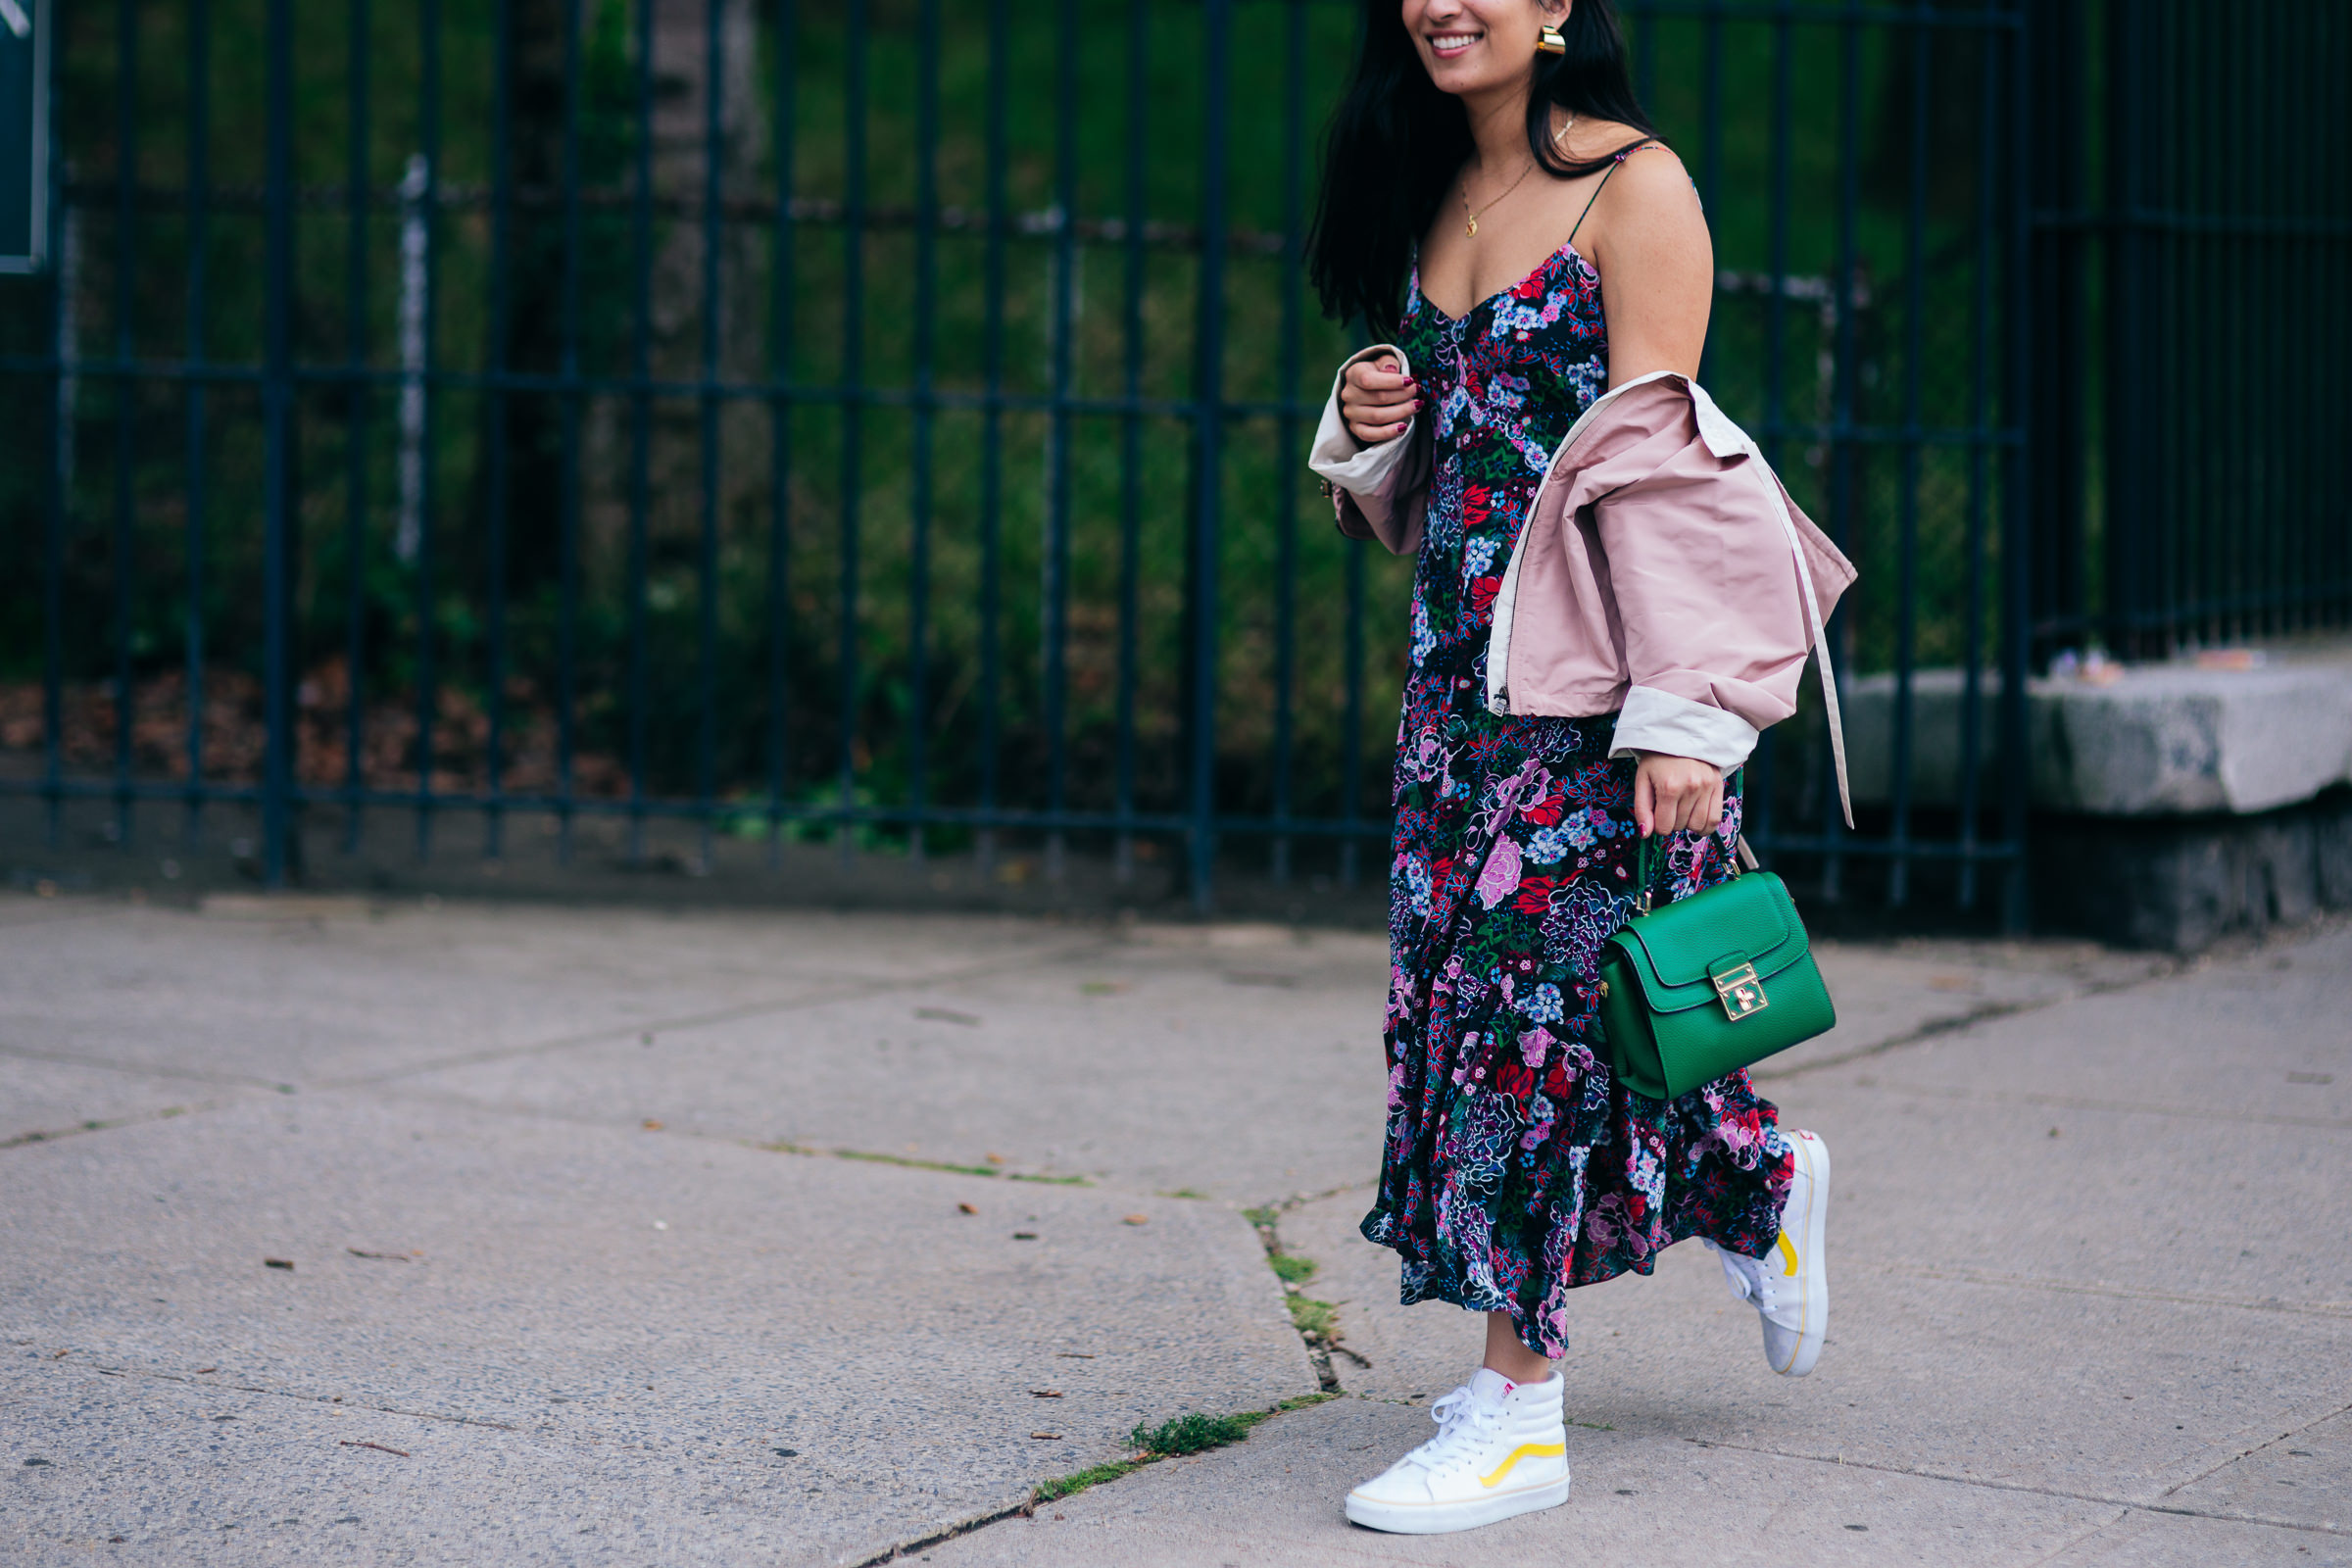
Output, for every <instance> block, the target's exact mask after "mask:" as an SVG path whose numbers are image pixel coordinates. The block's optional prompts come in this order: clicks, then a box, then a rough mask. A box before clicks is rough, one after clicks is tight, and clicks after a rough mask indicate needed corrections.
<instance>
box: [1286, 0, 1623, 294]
mask: <svg viewBox="0 0 2352 1568" xmlns="http://www.w3.org/2000/svg"><path fill="white" fill-rule="evenodd" d="M1400 10H1401V7H1400V5H1399V3H1398V0H1364V26H1363V46H1362V48H1361V49H1359V50H1358V51H1357V53H1356V57H1355V73H1354V74H1353V75H1352V76H1351V77H1350V78H1349V79H1348V90H1347V91H1346V92H1345V93H1343V94H1342V95H1341V97H1340V103H1339V107H1338V108H1337V109H1335V110H1334V111H1333V112H1332V117H1331V128H1330V130H1329V132H1328V133H1327V135H1326V138H1325V142H1324V153H1323V190H1322V193H1321V195H1320V197H1319V198H1318V199H1317V201H1316V204H1315V226H1314V228H1313V230H1312V231H1311V232H1310V233H1309V234H1308V235H1307V241H1306V245H1307V275H1308V276H1309V277H1310V278H1312V279H1313V280H1314V285H1315V291H1316V292H1317V293H1319V294H1320V295H1322V297H1323V309H1324V310H1325V311H1326V312H1328V313H1329V314H1331V315H1332V316H1335V317H1338V318H1339V319H1342V320H1348V319H1351V318H1359V317H1360V318H1361V319H1363V321H1364V322H1365V324H1366V325H1368V326H1369V327H1371V329H1372V330H1373V331H1375V332H1384V333H1385V332H1386V331H1388V330H1389V328H1390V326H1391V325H1392V324H1393V323H1394V322H1395V321H1396V320H1397V314H1398V312H1399V311H1401V310H1402V309H1403V305H1404V279H1405V274H1406V272H1407V270H1409V269H1410V267H1411V265H1412V254H1413V245H1414V242H1415V241H1417V240H1418V239H1419V238H1420V237H1421V235H1422V233H1423V231H1424V230H1426V229H1427V228H1428V227H1429V224H1430V221H1431V220H1432V219H1434V218H1435V217H1436V216H1437V211H1438V204H1439V203H1440V202H1442V201H1444V200H1445V199H1446V190H1447V188H1448V187H1449V186H1450V185H1451V184H1452V182H1453V176H1454V174H1455V172H1457V171H1459V170H1460V169H1461V167H1462V164H1463V162H1464V161H1465V160H1466V159H1468V158H1469V156H1470V154H1471V152H1472V151H1473V144H1472V142H1471V139H1470V120H1469V117H1468V116H1467V115H1465V114H1464V113H1463V112H1462V104H1461V100H1460V99H1458V98H1456V97H1454V96H1453V95H1452V94H1451V93H1447V92H1441V91H1439V90H1438V86H1437V84H1436V83H1435V82H1433V81H1431V80H1430V79H1429V72H1428V71H1427V70H1426V69H1425V68H1424V67H1423V66H1422V64H1421V56H1420V53H1419V51H1417V50H1416V49H1415V48H1414V47H1413V39H1412V35H1411V34H1410V33H1408V32H1406V31H1405V30H1404V19H1403V17H1402V16H1400V15H1399V12H1400ZM1560 36H1561V37H1562V39H1563V40H1565V41H1566V43H1567V45H1568V52H1567V53H1566V54H1560V55H1539V56H1537V57H1536V74H1535V81H1534V83H1533V85H1532V86H1531V87H1530V89H1529V91H1528V95H1527V146H1528V151H1530V152H1531V153H1533V154H1535V157H1536V161H1537V162H1538V163H1540V164H1542V165H1543V166H1544V169H1545V170H1546V171H1548V172H1550V173H1551V174H1553V175H1554V176H1555V177H1557V178H1561V179H1573V178H1575V177H1577V176H1578V175H1580V174H1589V173H1591V172H1593V171H1594V170H1597V169H1599V168H1601V167H1602V166H1603V165H1604V164H1606V163H1607V162H1608V160H1607V159H1606V158H1596V159H1593V160H1591V161H1589V162H1585V163H1578V162H1576V161H1575V160H1573V159H1570V158H1568V157H1566V156H1565V155H1563V154H1562V153H1561V152H1560V150H1559V149H1558V148H1557V147H1556V146H1555V145H1554V144H1553V142H1552V137H1551V111H1552V108H1553V106H1555V105H1557V106H1558V107H1559V108H1562V109H1565V110H1567V111H1568V112H1569V113H1571V114H1573V115H1576V116H1577V117H1579V118H1580V119H1585V120H1614V121H1618V122H1621V123H1624V124H1628V125H1631V126H1633V127H1634V128H1635V129H1636V130H1639V131H1642V132H1643V133H1644V134H1648V133H1649V132H1650V124H1649V120H1648V117H1647V116H1645V115H1643V114H1642V103H1641V100H1640V99H1638V98H1637V97H1635V95H1634V83H1633V76H1632V73H1630V72H1629V71H1628V70H1627V69H1626V59H1625V34H1624V33H1622V32H1621V31H1619V30H1618V26H1617V17H1616V13H1615V12H1614V11H1613V10H1612V9H1611V8H1610V5H1609V0H1575V4H1574V5H1573V6H1572V8H1571V9H1570V11H1569V13H1568V17H1567V19H1566V20H1565V21H1564V22H1562V23H1561V24H1560Z"/></svg>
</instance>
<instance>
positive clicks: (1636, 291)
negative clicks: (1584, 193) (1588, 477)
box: [1586, 147, 1715, 386]
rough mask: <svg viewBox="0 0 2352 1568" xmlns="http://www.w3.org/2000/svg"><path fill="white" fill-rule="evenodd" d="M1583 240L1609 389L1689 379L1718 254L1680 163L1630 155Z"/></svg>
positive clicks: (1658, 153)
mask: <svg viewBox="0 0 2352 1568" xmlns="http://www.w3.org/2000/svg"><path fill="white" fill-rule="evenodd" d="M1586 233H1587V235H1588V236H1589V243H1590V245H1591V247H1592V248H1591V249H1590V250H1589V251H1587V253H1586V254H1587V255H1589V256H1590V257H1591V258H1592V259H1593V268H1594V270H1597V271H1598V272H1599V273H1600V308H1601V315H1602V317H1603V318H1604V319H1606V321H1607V322H1608V328H1609V385H1611V386H1623V385H1624V384H1625V383H1626V382H1628V381H1630V380H1633V379H1634V378H1635V377H1636V376H1642V375H1647V374H1649V373H1650V372H1651V371H1652V370H1675V371H1679V372H1680V373H1682V374H1684V375H1688V376H1691V377H1693V378H1695V377H1696V376H1697V374H1698V357H1699V354H1700V353H1701V352H1702V351H1703V350H1704V349H1705V348H1706V346H1707V313H1708V309H1709V307H1710V306H1711V305H1712V304H1713V302H1714V298H1715V247H1714V244H1713V242H1712V241H1711V240H1709V238H1708V237H1707V221H1706V216H1705V215H1704V214H1703V213H1701V212H1700V211H1699V206H1698V192H1697V191H1695V190H1693V189H1691V176H1690V175H1689V174H1687V173H1686V172H1684V171H1683V162H1682V160H1681V159H1679V158H1677V157H1675V156H1674V154H1673V153H1671V152H1669V151H1668V150H1666V149H1665V148H1663V147H1645V148H1643V149H1642V150H1641V151H1640V152H1636V153H1631V154H1628V155H1627V157H1626V160H1625V163H1624V164H1623V165H1622V166H1620V167H1619V169H1618V170H1617V172H1616V174H1615V175H1614V176H1613V177H1612V178H1611V179H1610V180H1609V182H1608V184H1607V185H1605V186H1603V187H1602V189H1601V192H1600V198H1599V200H1597V201H1595V202H1594V203H1593V215H1592V217H1591V218H1589V219H1588V220H1587V221H1586Z"/></svg>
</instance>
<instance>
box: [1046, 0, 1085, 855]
mask: <svg viewBox="0 0 2352 1568" xmlns="http://www.w3.org/2000/svg"><path fill="white" fill-rule="evenodd" d="M1059 30H1060V33H1061V37H1060V39H1059V41H1058V44H1057V46H1056V49H1055V56H1054V57H1055V65H1054V104H1055V120H1054V299H1053V306H1052V312H1053V315H1052V320H1053V343H1052V346H1051V347H1052V371H1051V373H1052V375H1053V411H1054V412H1053V416H1052V419H1051V421H1050V423H1049V426H1048V431H1047V440H1048V441H1049V442H1050V443H1051V444H1052V450H1051V452H1050V453H1049V455H1048V459H1047V469H1046V550H1045V581H1044V583H1043V584H1042V588H1043V592H1042V594H1041V595H1040V598H1041V600H1042V603H1041V604H1040V605H1039V607H1038V612H1039V613H1038V621H1039V626H1038V632H1039V635H1040V637H1041V638H1042V640H1043V641H1044V644H1045V647H1044V649H1043V655H1044V661H1043V662H1044V675H1045V692H1044V698H1045V701H1044V703H1043V704H1042V708H1043V717H1044V720H1045V730H1046V809H1047V810H1048V811H1050V812H1051V813H1052V814H1053V815H1054V817H1055V818H1056V819H1058V818H1059V817H1060V815H1061V813H1062V811H1063V810H1064V809H1067V807H1068V805H1069V793H1068V791H1069V776H1068V775H1069V735H1068V729H1069V715H1068V712H1067V711H1066V710H1067V697H1068V683H1069V663H1068V659H1069V640H1070V624H1069V616H1070V611H1069V600H1070V396H1071V393H1072V391H1073V390H1074V388H1073V385H1072V380H1071V369H1072V345H1071V343H1070V332H1071V318H1072V315H1073V311H1072V308H1071V307H1072V304H1073V302H1074V300H1075V298H1076V287H1077V269H1078V244H1077V240H1078V43H1079V29H1078V0H1061V15H1060V29H1059ZM1063 843H1064V836H1063V834H1062V831H1061V829H1060V828H1059V827H1058V826H1056V827H1054V829H1053V830H1052V831H1050V832H1049V833H1048V834H1047V835H1046V876H1047V878H1048V879H1049V880H1051V881H1056V882H1058V881H1060V880H1061V875H1062V856H1063Z"/></svg>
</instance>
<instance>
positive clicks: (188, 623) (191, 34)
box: [181, 0, 364, 849]
mask: <svg viewBox="0 0 2352 1568" xmlns="http://www.w3.org/2000/svg"><path fill="white" fill-rule="evenodd" d="M212 10H213V8H212V3H211V0H189V4H188V149H187V151H188V166H187V179H188V286H187V311H188V329H187V356H188V368H189V371H190V372H191V373H190V374H189V377H188V386H187V431H186V438H185V446H186V453H187V457H186V491H185V494H186V506H187V514H188V515H187V522H186V540H187V544H186V550H187V557H188V593H187V602H186V609H185V611H184V617H185V619H184V629H183V632H182V636H181V648H182V650H183V653H182V655H181V658H182V660H183V662H185V664H186V665H187V672H188V673H187V683H186V684H187V694H188V734H187V759H188V791H187V805H186V809H185V810H186V815H185V818H184V823H183V826H182V830H181V831H182V835H183V837H184V838H185V839H186V841H187V844H188V846H189V848H191V849H193V848H194V847H195V846H196V844H197V842H198V840H199V837H200V835H201V834H202V833H203V831H204V655H205V643H204V565H205V561H204V557H205V520H206V519H205V510H206V501H207V499H208V495H209V491H210V488H211V486H210V474H209V472H208V468H207V465H206V462H205V424H206V409H207V403H208V399H207V398H206V395H205V394H206V391H207V388H206V386H205V382H204V363H205V356H206V354H207V352H208V349H207V346H206V332H205V324H206V314H207V312H208V311H209V310H210V309H211V287H212V270H211V267H210V261H211V257H210V255H209V254H208V253H209V251H210V249H211V246H212V183H213V170H212V146H213V78H212V72H213V26H212ZM363 104H364V100H355V101H354V107H353V113H354V114H358V113H360V112H361V111H362V106H363Z"/></svg>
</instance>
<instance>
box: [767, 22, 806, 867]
mask: <svg viewBox="0 0 2352 1568" xmlns="http://www.w3.org/2000/svg"><path fill="white" fill-rule="evenodd" d="M799 42H800V9H799V7H798V6H796V5H795V4H794V0H776V48H775V55H776V85H775V130H774V136H775V155H774V156H775V166H776V168H775V185H776V219H775V223H774V226H773V229H772V230H771V232H770V235H769V239H768V247H769V250H770V252H771V254H770V256H769V260H768V299H767V361H768V371H767V373H768V382H769V385H770V386H771V387H772V388H773V389H774V390H772V391H771V392H770V393H769V394H768V399H767V435H768V447H769V456H768V460H767V462H768V467H767V471H768V491H767V863H768V865H769V866H770V867H774V866H777V865H779V864H781V863H782V861H783V858H784V798H785V787H786V779H787V777H788V774H789V769H790V766H791V761H792V758H791V751H790V742H791V738H792V730H791V714H790V711H789V709H788V707H787V704H788V703H789V701H790V697H789V692H790V687H789V686H788V685H787V680H788V677H789V676H790V674H791V659H790V655H791V651H792V621H791V615H792V594H791V590H792V392H791V388H792V386H793V378H792V369H793V356H792V327H793V306H794V288H793V285H794V282H795V280H796V278H797V276H798V274H797V272H796V270H795V269H794V267H793V246H794V240H795V234H794V228H793V221H792V178H793V153H794V139H793V131H794V128H795V127H794V118H793V117H794V115H795V113H796V112H797V107H798V103H799V100H798V98H797V97H796V96H795V92H794V88H795V85H796V82H797V80H798V77H797V74H796V73H797V70H798V67H799V55H798V46H799Z"/></svg>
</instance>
